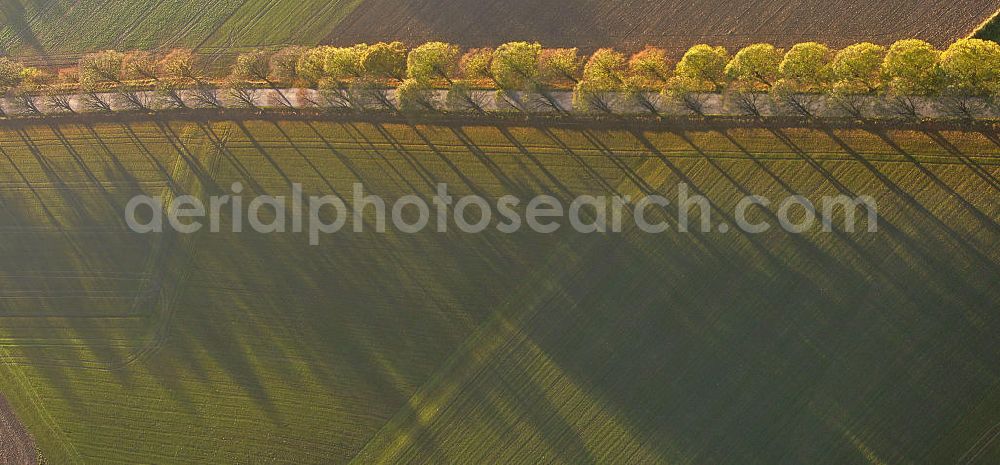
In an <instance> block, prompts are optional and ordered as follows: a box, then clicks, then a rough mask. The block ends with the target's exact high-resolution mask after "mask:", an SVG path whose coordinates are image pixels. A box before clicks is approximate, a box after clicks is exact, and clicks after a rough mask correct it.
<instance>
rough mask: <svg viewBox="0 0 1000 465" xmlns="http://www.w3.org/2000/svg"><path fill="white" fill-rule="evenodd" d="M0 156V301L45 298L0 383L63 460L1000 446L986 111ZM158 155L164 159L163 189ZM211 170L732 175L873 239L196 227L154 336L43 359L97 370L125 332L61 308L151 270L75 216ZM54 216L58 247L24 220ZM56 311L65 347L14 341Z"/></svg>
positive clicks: (571, 456) (326, 188)
mask: <svg viewBox="0 0 1000 465" xmlns="http://www.w3.org/2000/svg"><path fill="white" fill-rule="evenodd" d="M58 134H62V137H60V136H59V135H58ZM0 142H2V144H0V146H2V147H3V150H4V151H5V152H6V153H7V156H8V157H9V158H8V159H9V162H8V166H6V169H4V170H0V173H4V174H3V176H5V178H4V179H3V181H4V182H3V183H0V196H2V197H0V198H2V199H3V200H4V202H3V207H4V210H3V213H4V214H5V215H7V216H6V217H7V219H8V220H7V221H5V224H9V225H13V226H10V227H8V228H6V229H4V231H3V232H2V234H6V235H7V236H8V237H6V239H10V237H13V236H18V237H19V239H18V242H17V244H18V247H20V248H23V249H24V250H36V251H39V253H40V254H41V255H38V256H36V255H34V254H29V255H18V256H16V258H17V259H16V260H11V261H5V262H2V263H0V276H2V277H4V279H8V280H12V281H8V282H7V283H6V285H5V286H4V289H5V291H4V293H3V295H4V296H11V295H14V294H15V292H14V291H15V290H20V291H23V292H22V298H20V299H19V300H18V299H15V300H13V301H9V302H8V303H6V304H5V305H6V306H5V307H4V308H3V310H4V311H5V312H8V313H10V312H17V313H18V314H19V315H24V314H27V313H30V312H41V313H44V314H46V315H48V316H47V317H39V319H38V320H37V321H29V320H27V319H24V317H23V316H19V317H18V318H21V319H20V320H16V321H17V326H12V325H11V321H12V320H10V319H9V318H10V317H3V316H2V315H0V320H2V321H3V324H0V328H2V329H0V331H2V334H0V340H2V345H3V348H4V350H5V351H8V352H9V353H10V356H11V357H15V358H16V359H17V360H18V363H17V364H16V365H6V366H5V367H4V368H3V369H4V370H16V371H17V372H19V373H22V376H21V378H19V379H24V380H25V383H20V382H14V378H13V377H7V376H4V377H0V389H2V390H3V392H5V393H9V394H8V397H9V398H10V400H11V402H12V404H13V405H14V406H15V408H17V409H18V412H19V414H20V415H22V417H23V420H24V423H25V424H26V425H27V426H28V427H29V428H30V429H31V431H32V432H33V433H34V434H35V437H36V439H37V441H38V444H39V447H40V448H41V450H42V451H43V453H45V454H46V456H48V457H50V459H51V460H54V461H56V462H55V463H73V461H72V457H73V456H74V455H75V454H79V458H80V460H79V461H80V462H81V463H91V462H97V463H108V462H110V463H137V462H150V461H153V462H156V463H206V462H225V463H240V462H249V461H255V462H259V463H287V462H291V461H294V462H295V463H303V464H305V463H331V462H333V463H346V462H349V461H351V460H353V461H355V462H358V463H368V462H373V463H412V462H420V461H428V462H431V463H482V462H483V461H503V462H504V463H537V462H538V461H539V460H541V459H542V458H548V459H549V460H552V461H555V462H561V463H612V462H620V461H621V460H630V461H633V462H636V463H675V462H681V463H770V464H774V463H817V464H824V463H829V464H846V463H865V460H868V459H870V458H872V457H875V458H878V459H879V460H883V461H885V462H887V463H896V462H903V463H905V462H910V461H924V460H925V459H926V460H927V461H931V462H934V463H942V462H944V463H954V462H956V461H957V460H958V459H959V458H963V457H965V458H969V457H972V458H973V459H975V460H978V461H979V462H978V463H989V462H990V461H991V460H992V459H994V458H996V457H997V454H1000V450H998V448H997V445H996V444H995V443H993V442H991V441H988V440H983V439H982V438H983V437H988V436H989V432H990V431H991V430H992V428H994V426H995V425H996V423H997V420H998V418H997V417H996V415H995V412H996V411H997V406H998V404H1000V390H998V385H997V379H998V376H1000V375H998V373H997V368H996V367H997V366H998V364H997V363H996V361H997V358H998V353H1000V350H998V347H996V345H995V343H994V342H993V338H992V334H995V332H996V330H997V329H998V326H1000V321H998V319H997V316H996V315H995V311H993V309H995V307H996V305H997V303H998V302H1000V296H998V290H997V289H996V288H995V286H994V283H995V282H996V281H997V279H998V276H1000V271H998V263H1000V250H998V249H997V248H996V244H997V242H998V241H997V238H998V231H997V221H998V218H1000V211H998V205H1000V202H997V197H998V188H997V177H998V176H1000V145H998V144H1000V139H998V137H997V133H996V131H995V130H992V129H989V128H983V129H980V130H975V131H963V130H955V129H935V128H932V127H929V128H922V129H891V128H873V129H857V128H854V129H850V128H846V129H806V128H733V127H721V128H720V127H684V128H676V129H665V128H642V129H635V128H633V129H628V128H599V127H588V126H586V125H582V126H576V127H556V126H551V127H550V126H546V125H538V126H534V127H529V126H521V125H517V124H504V125H492V124H485V123H478V122H473V123H467V124H462V123H460V122H452V123H451V124H447V125H444V124H441V125H433V124H416V123H402V122H394V123H392V122H377V121H369V122H361V121H325V122H324V121H258V120H252V119H248V120H223V121H170V120H157V121H116V122H87V121H75V122H62V123H53V122H50V123H43V122H39V123H37V124H20V125H18V126H17V128H16V129H14V128H4V129H0ZM74 154H75V155H74ZM167 161H169V162H172V163H180V164H183V165H185V166H186V167H187V168H186V170H187V172H189V173H191V175H190V176H189V177H188V179H189V181H188V184H187V185H183V184H182V183H177V182H174V177H173V176H172V175H171V174H170V173H172V171H170V170H166V169H162V167H163V166H165V165H168V163H166V162H167ZM46 166H49V167H51V168H53V169H48V170H47V169H45V167H46ZM74 167H75V168H74ZM17 173H20V174H19V175H17ZM87 173H89V175H88V174H87ZM53 176H57V177H56V178H54V177H53ZM235 181H239V182H241V183H242V184H243V185H244V186H245V187H246V189H247V192H248V194H249V193H253V194H259V193H270V194H275V195H280V194H282V193H287V189H288V186H289V184H290V182H293V181H295V182H301V183H303V184H304V186H305V190H306V192H307V193H314V194H321V193H329V192H337V193H340V194H345V193H348V192H350V190H351V185H352V184H353V183H354V182H358V181H361V182H363V183H364V185H365V189H366V191H368V192H372V193H377V194H380V195H383V196H385V197H387V198H393V197H398V196H402V195H406V194H411V193H417V194H419V195H423V196H427V195H430V194H432V193H433V190H434V186H435V185H436V184H437V183H438V182H446V183H448V184H449V188H450V190H451V192H452V193H453V195H462V194H466V193H476V194H479V195H482V196H484V197H488V198H495V197H498V196H499V195H503V194H509V193H513V194H516V195H518V196H520V197H522V198H530V197H531V196H532V195H534V194H538V193H548V194H551V195H555V196H556V197H558V198H560V199H569V198H571V197H573V196H575V195H580V194H591V195H602V194H603V195H612V194H615V193H617V194H625V195H631V196H635V197H638V196H642V195H646V194H650V193H661V194H664V195H666V196H667V197H668V198H675V196H676V192H677V185H678V184H679V183H680V182H685V183H687V184H689V185H690V186H692V188H694V189H695V190H696V192H700V193H702V194H703V195H705V196H707V197H708V198H709V199H710V200H711V202H712V204H713V205H714V206H716V207H714V208H717V214H718V215H719V216H713V218H717V220H722V219H725V220H728V221H730V222H731V221H732V218H731V217H730V215H731V213H728V212H731V211H732V209H733V206H734V205H735V203H736V202H737V200H738V199H739V198H740V197H742V195H745V193H746V192H752V193H755V194H759V195H766V196H769V197H771V198H774V199H780V198H782V197H783V196H787V195H789V194H791V193H799V194H802V195H804V196H806V197H808V198H810V199H818V198H820V197H822V196H825V195H834V194H837V193H842V192H850V193H864V194H868V195H872V196H873V197H874V198H876V199H877V200H878V204H879V206H880V209H879V211H880V232H878V233H876V234H868V233H863V232H859V233H854V234H847V233H837V234H824V233H819V232H811V233H808V234H804V235H790V234H785V233H782V232H780V231H772V232H770V233H767V234H763V235H760V236H747V235H742V234H739V233H735V232H734V233H729V234H714V233H713V234H700V233H693V234H691V233H689V234H680V233H668V234H663V235H649V234H645V233H640V232H639V231H637V230H635V229H634V228H629V229H627V230H626V231H624V232H623V233H621V234H617V235H614V234H613V235H582V234H577V233H573V232H571V231H567V228H563V229H562V230H560V231H559V232H557V233H555V234H553V235H549V236H547V235H539V234H534V233H518V234H513V235H506V234H500V233H497V232H490V233H485V234H479V235H468V234H462V233H459V232H456V231H450V232H448V233H430V232H427V233H421V234H415V235H406V234H400V233H392V232H390V233H388V234H374V233H359V234H354V233H341V234H335V235H332V236H330V237H324V238H323V242H322V243H321V245H320V246H318V247H310V246H308V245H307V244H308V239H307V238H306V237H304V236H303V235H301V234H284V235H280V234H279V235H271V236H262V235H256V234H231V233H229V234H226V233H218V234H214V233H208V232H201V233H198V234H195V235H193V236H191V237H190V238H189V239H190V240H186V241H181V242H175V243H173V244H172V245H171V256H172V257H176V258H182V259H180V260H176V262H175V263H176V264H175V265H173V266H171V267H168V268H167V270H168V275H169V276H185V279H184V280H183V281H178V282H180V283H181V284H178V291H177V297H176V300H175V302H174V308H175V309H176V312H175V313H174V314H173V315H172V317H171V320H170V324H169V331H168V332H167V333H166V336H165V337H164V338H163V343H162V344H161V345H160V346H159V347H158V348H157V350H155V351H153V352H151V353H149V354H148V356H146V357H143V358H142V359H141V360H139V361H138V362H137V363H134V364H130V365H128V366H127V367H125V368H122V369H118V370H112V371H108V370H95V369H87V368H80V367H79V366H74V365H72V364H66V363H52V362H54V361H61V362H65V361H77V360H81V359H90V358H94V359H97V360H99V361H113V360H117V359H120V358H122V357H124V356H126V355H127V353H128V352H127V351H126V350H124V349H123V348H122V347H121V346H112V347H108V344H107V342H108V340H107V339H111V340H122V339H128V338H130V337H134V334H137V333H134V332H131V330H130V328H133V327H132V326H128V325H125V326H123V325H122V321H121V320H120V319H118V318H114V319H109V320H108V321H100V320H94V321H92V322H90V323H87V324H81V323H79V321H76V320H77V319H74V318H69V317H70V316H71V313H70V312H79V311H89V312H93V313H92V315H94V316H102V315H106V314H107V313H106V310H108V309H111V310H114V309H116V308H118V307H117V305H118V304H116V302H117V300H115V299H111V298H109V297H114V296H115V295H118V294H121V295H128V296H133V295H134V292H133V288H132V287H128V286H125V287H121V286H116V285H114V283H115V282H114V281H110V280H108V279H107V278H106V277H107V276H109V274H108V273H118V275H116V276H120V277H122V278H127V277H128V276H127V275H126V274H129V273H142V271H141V270H142V269H143V268H142V264H143V263H145V262H141V261H135V262H134V263H133V262H121V263H119V262H120V256H116V255H115V250H116V249H120V248H126V249H128V250H133V251H148V250H150V249H151V247H152V245H151V243H150V242H149V239H145V240H138V239H135V238H130V237H129V235H127V234H123V233H122V232H120V231H118V230H104V231H97V232H94V231H92V230H90V229H88V228H90V227H91V226H93V225H95V224H96V225H107V224H112V223H115V222H117V221H119V219H118V216H119V212H120V211H121V207H122V205H123V203H124V199H126V198H127V196H126V195H125V194H128V193H134V192H139V191H150V192H161V191H162V190H163V189H165V188H166V189H171V190H172V191H176V192H175V193H181V192H185V193H189V192H191V193H194V194H195V195H198V196H204V195H209V194H213V193H225V192H228V189H229V188H230V185H231V184H232V183H233V182H235ZM116 192H117V193H116ZM567 203H568V202H567ZM775 208H776V207H775ZM46 210H48V211H49V212H53V214H52V215H51V216H49V215H46V214H45V211H46ZM93 215H97V216H96V217H95V218H92V219H91V220H89V221H87V220H86V218H87V217H88V216H93ZM768 216H769V214H767V213H765V212H760V213H759V216H754V217H753V218H752V219H754V220H760V219H766V218H767V217H768ZM53 218H55V219H53ZM656 219H661V217H660V216H656ZM662 219H665V220H666V221H668V222H670V223H673V222H674V221H675V220H676V216H675V215H673V214H671V213H666V214H664V215H663V216H662ZM53 221H55V222H57V224H59V225H60V226H62V229H63V230H64V231H66V232H67V233H68V235H67V236H64V237H63V238H61V239H60V238H55V239H53V237H52V236H51V235H49V236H39V237H35V238H32V236H31V235H26V234H24V231H35V230H38V229H39V228H41V229H45V228H50V227H51V226H52V223H53ZM226 226H227V225H226V224H224V225H223V228H222V229H223V231H225V230H227V228H226ZM98 233H99V234H98ZM95 234H97V235H95ZM109 237H112V238H116V239H115V241H109V239H108V238H109ZM130 241H131V242H130ZM74 242H75V243H77V244H78V245H80V246H81V247H79V248H73V247H71V246H70V245H71V243H74ZM4 243H5V244H6V243H9V242H8V241H7V240H5V241H4ZM43 244H44V246H45V247H47V248H52V249H55V250H57V251H60V252H61V253H59V254H58V255H54V254H53V255H45V254H44V250H45V249H44V248H43V247H42V245H43ZM8 250H10V249H8ZM65 257H76V258H77V260H66V259H65ZM25 266H31V267H33V268H34V269H35V270H36V271H39V272H44V271H46V270H49V271H53V270H55V271H59V272H60V273H61V274H60V276H75V277H76V278H75V279H73V280H61V281H55V280H48V281H47V283H48V285H49V286H51V287H50V288H49V290H50V291H58V292H54V293H53V295H62V296H66V297H67V298H70V299H71V301H72V302H74V304H73V305H72V308H71V307H69V306H66V305H64V304H65V302H61V301H59V300H45V299H41V300H40V299H38V298H23V295H25V292H27V294H29V297H30V294H31V292H34V291H33V290H34V289H37V287H35V286H36V285H37V282H36V281H34V280H24V279H22V278H17V276H15V273H13V272H12V270H15V269H17V268H19V267H20V268H24V267H25ZM95 270H104V271H102V272H101V273H95ZM18 276H19V275H18ZM15 278H16V280H15ZM13 285H16V286H19V287H12V286H13ZM29 291H31V292H29ZM35 294H37V292H36V293H35ZM8 300H9V299H8ZM71 323H72V324H71ZM53 326H57V327H59V328H60V330H59V332H58V333H56V334H54V336H58V337H59V338H60V339H61V340H70V341H75V342H76V343H75V344H72V345H66V344H59V345H56V344H51V343H50V344H41V343H42V342H45V341H44V340H43V339H44V337H45V334H46V332H42V331H39V332H37V333H35V334H32V335H31V337H30V341H29V340H25V339H24V333H23V330H24V329H25V328H27V329H29V330H30V329H31V328H32V327H34V328H45V329H46V331H48V329H51V328H52V327H53ZM17 330H21V331H17ZM109 336H110V338H109ZM32 399H34V400H35V401H33V400H32ZM36 403H37V404H38V405H44V406H45V410H44V411H41V410H35V409H34V407H33V405H35V404H36ZM916 409H919V410H920V411H921V412H924V415H922V416H921V417H919V418H914V416H913V415H912V412H913V411H914V410H916ZM22 412H23V413H22ZM46 428H50V430H48V429H46ZM47 431H49V432H47ZM812 445H819V446H815V447H814V446H812ZM963 460H965V459H963ZM968 463H977V462H974V461H971V462H968Z"/></svg>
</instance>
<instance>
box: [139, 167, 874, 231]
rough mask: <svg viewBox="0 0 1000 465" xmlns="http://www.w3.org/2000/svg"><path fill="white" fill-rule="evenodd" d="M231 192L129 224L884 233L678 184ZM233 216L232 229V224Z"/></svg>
mask: <svg viewBox="0 0 1000 465" xmlns="http://www.w3.org/2000/svg"><path fill="white" fill-rule="evenodd" d="M230 191H231V193H230V194H225V195H215V196H210V197H208V199H207V204H206V202H205V201H203V200H202V199H200V198H198V197H195V196H191V195H182V196H178V197H175V198H172V199H170V200H169V201H164V199H162V198H159V197H151V196H146V195H140V196H136V197H133V198H132V199H131V200H130V201H129V202H128V204H127V205H126V208H125V221H126V224H128V226H129V228H130V229H131V230H132V231H134V232H137V233H158V232H163V230H164V228H171V229H172V230H174V231H177V232H179V233H184V234H191V233H195V232H198V231H201V230H202V229H203V228H206V227H207V228H208V230H209V231H210V232H216V233H217V232H221V231H222V229H223V225H224V224H225V225H226V226H227V227H226V230H227V231H232V232H244V231H253V232H256V233H260V234H274V233H284V232H293V233H303V232H306V233H308V235H309V243H310V244H312V245H317V244H319V243H320V238H321V237H322V236H323V235H328V234H334V233H338V232H351V231H353V232H355V233H361V232H366V231H374V232H386V231H387V230H389V228H390V224H391V227H392V228H393V229H395V230H397V231H400V232H403V233H418V232H422V231H426V230H427V229H428V228H431V229H432V230H433V231H436V232H440V233H445V232H448V231H449V230H451V228H452V227H454V228H455V229H457V230H458V231H461V232H463V233H469V234H475V233H481V232H484V231H486V230H487V229H489V228H494V229H495V230H497V231H500V232H502V233H515V232H518V231H521V230H524V229H527V230H530V231H533V232H535V233H540V234H550V233H554V232H556V231H557V230H559V229H560V228H564V227H569V228H572V229H573V230H574V231H577V232H579V233H583V234H593V233H620V232H622V231H623V230H624V228H625V227H626V226H627V222H631V223H633V224H634V225H635V227H637V228H638V229H639V230H640V231H642V232H645V233H650V234H661V233H666V232H668V231H674V232H678V233H689V232H692V231H694V232H702V233H709V232H714V233H728V232H730V231H731V230H732V229H733V228H738V229H739V231H742V232H744V233H748V234H760V233H764V232H767V231H769V230H771V229H772V228H780V229H781V230H784V231H786V232H788V233H793V234H801V233H805V232H808V231H822V232H832V231H834V229H835V227H836V228H838V229H839V230H842V231H845V232H849V233H850V232H854V230H855V227H856V226H857V225H858V224H860V223H863V224H864V225H865V228H866V230H867V231H868V232H876V231H878V207H877V205H876V203H875V200H874V199H873V198H871V197H869V196H864V195H862V196H858V197H854V198H852V197H848V196H845V195H838V196H827V197H823V198H821V199H819V200H818V202H816V203H813V202H812V201H810V200H809V199H807V198H805V197H803V196H800V195H792V196H788V197H785V198H783V199H780V200H778V199H773V200H772V199H769V198H766V197H762V196H756V195H749V196H745V197H743V198H742V199H740V200H739V201H738V202H737V204H736V205H735V207H734V208H733V209H732V211H731V212H723V211H721V210H720V208H719V207H718V206H717V205H713V204H712V203H711V201H710V200H709V199H708V198H706V197H705V196H703V195H700V194H698V193H695V192H692V189H690V188H689V186H688V185H687V184H684V183H681V184H678V186H677V190H676V196H675V197H674V198H667V197H666V196H663V195H644V196H641V197H639V198H636V199H633V198H631V197H630V196H627V195H626V196H621V195H614V196H603V195H601V196H594V195H581V196H578V197H576V198H575V199H573V200H572V201H570V202H565V203H564V201H562V200H560V199H558V198H556V197H554V196H551V195H537V196H534V197H532V198H530V199H522V198H519V197H517V196H513V195H504V196H501V197H499V198H497V199H493V200H492V201H491V200H487V199H486V198H484V197H482V196H478V195H463V196H460V197H456V196H453V195H451V194H449V192H448V185H447V184H443V183H442V184H438V185H437V186H436V193H435V194H434V195H433V196H432V197H431V199H430V202H427V201H426V200H425V198H424V197H421V196H418V195H415V194H410V195H404V196H402V197H398V198H395V199H391V200H390V199H383V198H382V197H379V196H377V195H373V194H369V193H366V191H365V188H364V186H363V185H362V184H361V183H354V185H353V186H352V191H351V194H352V195H351V198H349V199H345V198H342V197H340V196H338V195H323V196H316V195H309V196H306V195H305V194H304V193H303V190H302V186H301V185H300V184H293V185H292V189H291V192H290V193H289V195H278V196H272V195H259V196H254V197H252V198H249V199H247V198H244V196H243V195H242V194H243V185H242V183H239V182H236V183H233V184H232V186H230ZM713 216H715V217H714V218H713ZM224 218H227V219H228V221H227V222H224V221H223V219H224ZM470 218H471V219H470ZM713 219H714V220H715V221H713ZM247 226H248V227H247Z"/></svg>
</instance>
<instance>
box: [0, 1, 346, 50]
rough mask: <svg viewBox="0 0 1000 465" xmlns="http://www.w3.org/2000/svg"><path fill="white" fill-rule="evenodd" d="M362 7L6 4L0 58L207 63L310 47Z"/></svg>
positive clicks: (0, 21)
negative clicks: (211, 58)
mask: <svg viewBox="0 0 1000 465" xmlns="http://www.w3.org/2000/svg"><path fill="white" fill-rule="evenodd" d="M360 2H361V0H301V1H296V2H287V1H267V0H158V1H128V2H123V1H107V0H75V1H69V0H4V1H3V2H0V51H4V50H6V51H9V52H10V53H12V54H14V55H19V56H25V57H32V56H38V55H44V56H46V57H48V58H47V59H48V60H49V61H51V62H56V63H59V62H61V61H67V62H71V61H73V59H74V58H75V57H76V56H77V55H78V54H79V53H81V52H86V51H93V50H102V49H107V48H116V49H119V50H127V49H167V48H171V47H195V48H197V49H198V50H200V51H202V52H203V53H206V54H210V55H211V54H233V53H237V52H240V51H242V50H245V49H247V48H251V47H259V46H270V47H277V46H280V45H286V44H315V43H317V42H318V41H319V40H321V39H322V38H323V37H325V36H326V35H327V34H328V33H329V31H330V30H331V28H332V27H334V26H335V25H336V24H337V23H338V22H339V21H340V20H342V19H343V18H344V17H345V16H347V15H348V14H349V13H350V12H351V11H352V10H354V8H355V7H356V6H357V5H358V4H359V3H360Z"/></svg>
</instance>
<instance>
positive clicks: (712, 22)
mask: <svg viewBox="0 0 1000 465" xmlns="http://www.w3.org/2000/svg"><path fill="white" fill-rule="evenodd" d="M998 9H1000V0H963V1H958V2H957V1H955V0H881V1H874V0H839V1H838V0H799V1H789V0H742V1H732V0H695V1H690V0H573V1H566V0H366V1H364V2H362V4H361V6H359V7H358V8H357V9H355V10H354V11H353V12H352V13H351V14H350V15H349V16H348V17H347V18H346V19H345V20H344V21H343V22H341V23H340V24H339V25H338V26H336V27H335V28H334V30H333V31H332V32H331V34H330V35H329V36H328V37H327V40H326V41H327V42H330V43H334V44H351V43H356V42H374V41H380V40H387V39H398V40H403V41H406V42H409V43H419V42H421V41H425V40H444V41H450V42H455V43H458V44H461V45H464V46H468V47H475V46H487V45H496V44H498V43H502V42H505V41H509V40H537V41H540V42H542V43H543V44H545V45H547V46H570V47H581V48H583V49H585V50H588V51H589V50H592V49H594V48H598V47H606V46H615V47H619V48H622V49H626V50H631V49H636V48H639V47H642V46H643V45H646V44H651V45H657V46H661V47H665V48H668V49H671V50H672V51H673V53H674V54H675V55H677V54H679V53H681V52H682V51H683V50H686V49H687V48H688V47H689V46H691V45H694V44H696V43H701V42H708V43H712V44H718V45H726V46H728V47H730V48H737V47H740V46H743V45H747V44H749V43H753V42H773V43H775V44H776V45H779V46H788V45H791V44H794V43H796V42H802V41H807V40H819V41H825V42H827V43H829V44H830V45H832V46H838V47H839V46H844V45H849V44H851V43H855V42H860V41H872V42H878V43H891V42H893V41H895V40H897V39H902V38H911V37H916V38H921V39H925V40H928V41H930V42H932V43H934V44H936V45H938V46H943V45H947V44H948V43H949V42H951V41H953V40H954V39H956V38H960V37H964V36H966V35H968V34H969V33H971V32H972V30H973V29H975V28H976V27H977V26H979V25H980V24H981V23H982V22H983V21H985V20H986V19H987V18H989V17H990V15H992V14H993V13H995V12H996V11H997V10H998Z"/></svg>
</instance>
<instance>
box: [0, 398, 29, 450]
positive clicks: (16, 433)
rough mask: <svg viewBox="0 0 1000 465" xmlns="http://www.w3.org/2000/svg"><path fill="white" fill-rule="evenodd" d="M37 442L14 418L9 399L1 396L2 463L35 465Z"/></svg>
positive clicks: (0, 444) (0, 440)
mask: <svg viewBox="0 0 1000 465" xmlns="http://www.w3.org/2000/svg"><path fill="white" fill-rule="evenodd" d="M36 457H37V455H36V453H35V441H34V440H32V439H31V436H30V435H29V434H28V431H27V430H25V429H24V425H22V424H21V422H20V421H18V420H17V417H15V416H14V411H13V410H12V409H11V407H10V404H8V403H7V399H4V397H3V396H2V395H0V463H2V464H4V465H35V463H36Z"/></svg>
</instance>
